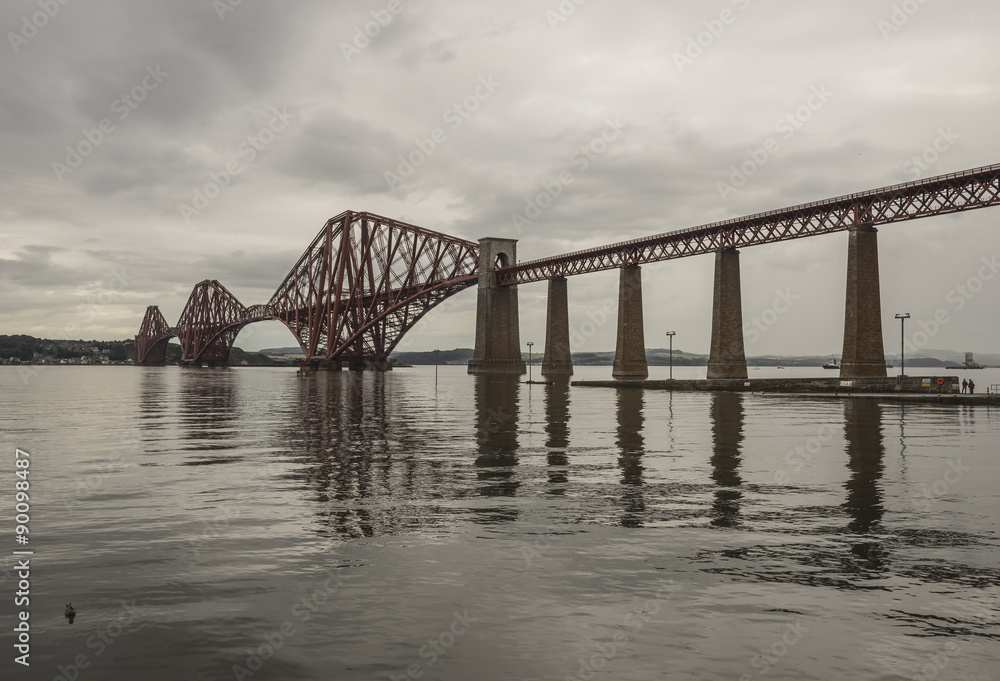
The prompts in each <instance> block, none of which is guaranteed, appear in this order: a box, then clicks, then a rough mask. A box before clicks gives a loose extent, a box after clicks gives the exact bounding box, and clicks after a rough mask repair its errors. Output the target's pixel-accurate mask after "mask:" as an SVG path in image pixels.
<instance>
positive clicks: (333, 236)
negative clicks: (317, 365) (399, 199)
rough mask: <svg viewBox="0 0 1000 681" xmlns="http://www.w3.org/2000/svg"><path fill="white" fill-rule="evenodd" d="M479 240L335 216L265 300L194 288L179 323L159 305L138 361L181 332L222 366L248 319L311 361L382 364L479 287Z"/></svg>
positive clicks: (143, 334) (195, 355) (184, 350)
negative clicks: (431, 315) (418, 329)
mask: <svg viewBox="0 0 1000 681" xmlns="http://www.w3.org/2000/svg"><path fill="white" fill-rule="evenodd" d="M478 271H479V246H478V245H477V244H475V243H473V242H471V241H465V240H464V239H459V238H456V237H452V236H448V235H447V234H441V233H438V232H432V231H430V230H426V229H422V228H420V227H416V226H414V225H408V224H406V223H403V222H398V221H396V220H390V219H388V218H384V217H380V216H378V215H373V214H371V213H354V212H350V211H348V212H345V213H341V214H340V215H338V216H337V217H334V218H331V219H330V220H329V221H327V223H326V224H325V225H324V226H323V229H322V230H321V231H320V233H319V234H318V235H317V236H316V238H315V239H313V241H312V243H311V244H309V247H308V248H307V249H306V251H305V253H303V254H302V257H300V258H299V260H298V262H296V263H295V266H294V267H292V270H291V271H290V272H289V273H288V275H287V276H286V277H285V279H284V280H283V281H282V282H281V284H280V285H279V286H278V289H277V290H276V291H275V292H274V295H273V296H271V299H270V300H269V301H268V302H267V303H266V304H264V305H252V306H250V307H246V306H244V305H243V304H242V303H241V302H240V301H239V300H237V298H236V296H234V295H233V294H232V293H230V292H229V290H228V289H226V287H225V286H223V285H222V284H220V283H219V282H218V281H214V280H211V281H210V280H205V281H202V282H200V283H198V284H197V285H195V287H194V290H193V291H192V292H191V296H190V297H189V298H188V301H187V305H185V306H184V311H183V312H182V313H181V317H180V320H179V321H178V322H177V325H176V326H174V327H170V326H169V325H168V324H167V322H166V320H165V319H164V317H163V315H162V314H161V313H160V311H159V309H158V308H157V307H156V306H150V307H149V308H148V309H147V310H146V316H145V318H144V319H143V321H142V326H141V328H140V330H139V335H137V336H136V341H135V359H136V360H137V361H139V362H140V363H161V362H163V361H164V358H165V352H166V345H167V342H168V341H169V340H170V338H173V337H176V338H178V339H179V340H180V344H181V357H182V360H183V361H185V362H190V363H225V362H226V361H227V360H228V358H229V352H230V350H231V349H232V346H233V341H235V340H236V336H237V334H239V332H240V329H242V328H243V327H244V326H246V325H247V324H252V323H253V322H259V321H263V320H265V319H276V320H279V321H281V322H283V323H284V324H285V325H286V326H288V328H289V329H290V330H291V331H292V333H293V334H295V337H296V338H297V339H298V342H299V345H300V346H301V348H302V352H303V353H304V354H305V356H306V357H307V358H308V359H316V360H343V361H349V362H350V361H379V360H385V359H386V358H388V356H389V353H390V352H391V351H392V349H393V348H394V347H395V346H396V344H397V343H398V342H399V340H400V339H401V338H402V337H403V334H405V333H406V332H407V331H408V330H409V329H410V328H411V327H412V326H413V325H414V324H416V323H417V321H418V320H419V319H420V318H421V317H423V316H424V315H425V314H426V313H427V312H428V311H429V310H430V309H431V308H433V307H434V306H436V305H438V304H439V303H441V302H442V301H443V300H445V299H446V298H448V297H449V296H452V295H454V294H455V293H458V292H459V291H461V290H463V289H465V288H467V287H469V286H471V285H473V284H474V283H476V280H477V277H478Z"/></svg>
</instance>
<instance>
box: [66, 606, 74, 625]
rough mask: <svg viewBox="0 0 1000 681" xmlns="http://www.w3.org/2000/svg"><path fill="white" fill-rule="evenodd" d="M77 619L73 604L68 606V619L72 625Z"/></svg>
mask: <svg viewBox="0 0 1000 681" xmlns="http://www.w3.org/2000/svg"><path fill="white" fill-rule="evenodd" d="M75 617H76V608H74V607H73V604H72V603H67V604H66V619H68V620H69V623H70V624H73V619H74V618H75Z"/></svg>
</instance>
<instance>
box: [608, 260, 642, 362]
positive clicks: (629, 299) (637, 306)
mask: <svg viewBox="0 0 1000 681" xmlns="http://www.w3.org/2000/svg"><path fill="white" fill-rule="evenodd" d="M611 376H612V377H613V378H615V379H617V380H620V381H641V380H644V379H646V378H647V377H648V376H649V367H648V366H647V365H646V339H645V336H644V335H643V326H642V268H641V267H639V266H638V265H626V266H624V267H622V268H621V275H620V277H619V280H618V343H617V345H616V346H615V363H614V367H613V369H612V371H611Z"/></svg>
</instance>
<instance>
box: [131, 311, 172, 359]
mask: <svg viewBox="0 0 1000 681" xmlns="http://www.w3.org/2000/svg"><path fill="white" fill-rule="evenodd" d="M175 335H177V334H175V333H174V330H173V329H171V328H170V325H169V324H167V320H166V319H165V318H164V316H163V313H162V312H160V308H159V307H157V306H156V305H150V306H149V307H147V308H146V314H145V316H143V318H142V325H141V326H140V327H139V335H137V336H136V337H135V352H136V357H135V360H136V361H137V362H139V364H163V362H164V360H166V357H167V343H168V342H169V341H170V339H171V338H173V337H174V336H175Z"/></svg>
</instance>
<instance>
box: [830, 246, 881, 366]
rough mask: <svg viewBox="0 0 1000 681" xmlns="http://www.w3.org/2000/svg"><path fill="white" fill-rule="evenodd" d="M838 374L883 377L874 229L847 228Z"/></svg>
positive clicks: (879, 295)
mask: <svg viewBox="0 0 1000 681" xmlns="http://www.w3.org/2000/svg"><path fill="white" fill-rule="evenodd" d="M840 375H841V376H842V377H844V378H879V377H884V376H885V375H886V371H885V349H884V347H883V345H882V299H881V294H880V291H879V278H878V230H876V229H875V228H874V227H868V226H860V227H852V228H851V229H850V237H849V242H848V247H847V299H846V300H845V303H844V352H843V355H842V357H841V360H840Z"/></svg>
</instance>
